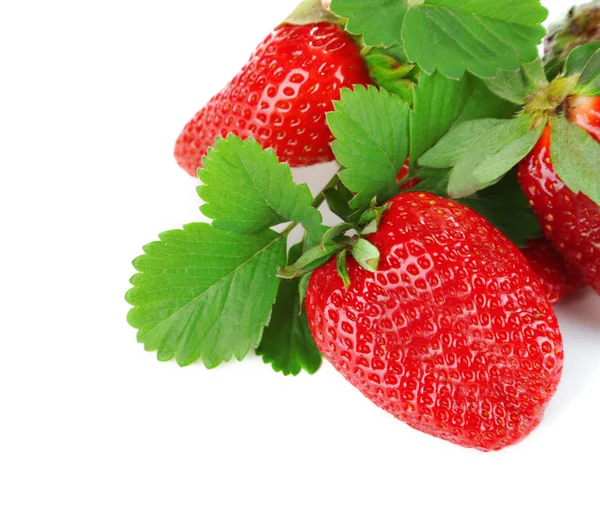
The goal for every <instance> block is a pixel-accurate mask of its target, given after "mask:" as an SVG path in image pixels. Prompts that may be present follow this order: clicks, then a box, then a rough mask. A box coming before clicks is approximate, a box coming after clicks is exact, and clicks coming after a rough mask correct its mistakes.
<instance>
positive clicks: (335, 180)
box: [312, 174, 340, 208]
mask: <svg viewBox="0 0 600 511" xmlns="http://www.w3.org/2000/svg"><path fill="white" fill-rule="evenodd" d="M339 182H340V177H339V176H338V175H337V174H335V175H334V176H333V177H332V178H331V180H330V181H329V183H327V184H326V185H325V186H324V187H323V189H322V190H321V191H320V192H319V195H317V196H316V197H315V200H314V201H313V203H312V205H313V207H315V208H318V207H319V206H320V205H321V204H323V202H325V193H326V192H327V191H328V190H331V189H332V188H335V187H336V185H337V184H338V183H339Z"/></svg>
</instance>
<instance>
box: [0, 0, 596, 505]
mask: <svg viewBox="0 0 600 511" xmlns="http://www.w3.org/2000/svg"><path fill="white" fill-rule="evenodd" d="M294 3H295V0H254V1H253V2H250V1H246V0H230V1H220V2H216V1H208V0H195V1H171V2H152V1H150V2H148V1H146V2H134V1H114V0H106V1H103V2H87V1H81V0H79V1H77V2H75V1H72V2H69V1H65V0H62V1H60V0H59V1H52V2H47V1H44V2H42V1H37V2H36V1H30V2H25V1H20V2H3V3H2V6H1V7H0V176H1V177H0V222H1V226H2V232H1V234H2V237H1V238H0V246H1V247H2V250H1V251H0V260H1V264H0V271H1V273H0V276H1V277H0V301H1V304H0V305H1V309H0V310H1V311H2V312H1V321H0V341H1V344H0V346H1V351H0V509H2V510H5V511H16V510H47V509H60V510H78V511H81V510H128V511H129V510H138V509H139V510H144V511H151V510H172V511H184V510H200V509H207V510H211V511H216V510H236V509H251V510H253V509H261V510H275V509H277V510H279V509H285V510H292V511H293V510H304V509H317V510H325V509H327V510H337V509H344V510H359V509H361V510H362V509H369V510H383V509H386V510H387V509H398V510H399V509H403V510H408V511H413V510H430V509H431V510H434V509H435V510H438V509H444V510H454V509H457V510H458V509H460V510H462V511H469V510H480V509H485V510H495V509H511V510H524V509H536V510H537V509H575V510H588V509H589V510H597V509H599V508H600V503H599V502H598V500H599V499H598V491H599V490H598V469H597V467H598V459H599V458H600V441H599V437H598V424H599V423H600V338H599V335H598V332H599V331H600V314H599V312H600V298H599V297H597V296H595V295H592V294H591V293H587V294H586V293H584V294H583V295H580V296H578V297H576V298H574V299H572V300H570V301H568V302H567V303H565V304H564V305H563V306H561V307H559V309H558V314H559V318H560V322H561V326H562V330H563V335H564V339H565V356H566V359H565V370H564V380H563V383H562V386H561V387H560V390H559V392H558V394H557V396H556V398H555V399H554V400H553V401H552V403H551V405H550V407H549V409H548V412H547V418H546V420H545V421H544V423H543V424H542V426H541V427H540V428H539V429H538V430H537V431H536V432H535V433H534V434H532V435H531V437H529V438H528V439H527V440H526V441H525V442H523V443H521V444H519V445H518V446H515V447H512V448H509V449H506V450H504V451H502V452H499V453H492V454H482V453H479V452H477V451H472V450H465V449H462V448H460V447H456V446H454V445H451V444H449V443H445V442H443V441H440V440H436V439H434V438H431V437H429V436H427V435H424V434H422V433H418V432H416V431H413V430H411V429H410V428H408V427H407V426H405V425H403V424H402V423H401V422H399V421H397V420H395V419H393V418H392V417H391V416H389V415H387V414H386V413H385V412H383V411H380V410H379V409H378V408H376V407H375V406H373V405H372V404H371V403H370V402H369V401H367V400H366V399H365V398H363V397H362V396H361V395H360V393H359V392H358V391H356V390H355V389H353V388H352V387H351V386H350V385H348V384H347V383H346V382H345V380H344V379H343V378H342V377H341V376H339V375H338V374H337V373H336V372H335V371H334V370H333V369H332V368H331V367H330V366H328V365H327V364H325V365H324V367H323V369H322V370H321V371H320V372H319V373H318V374H317V375H315V376H314V377H310V376H307V375H302V376H299V377H297V378H291V377H288V378H285V377H283V376H281V375H279V374H275V373H274V372H273V371H272V370H271V369H270V368H269V367H268V366H265V365H264V364H263V363H262V361H261V360H259V359H256V358H251V359H249V360H246V361H245V362H243V363H241V364H240V363H236V364H230V365H226V366H223V367H221V368H219V369H217V370H214V371H211V372H208V371H206V370H205V369H204V368H203V367H202V366H201V365H194V366H192V367H188V368H185V369H180V368H178V367H177V365H176V364H175V363H159V362H157V361H156V359H155V354H153V353H146V352H145V351H144V350H143V347H142V346H141V345H138V344H137V343H136V341H135V331H134V330H133V329H131V328H130V327H129V326H128V325H127V324H126V321H125V316H126V314H127V311H128V309H129V306H128V305H127V304H126V303H125V301H124V299H123V295H124V293H125V291H126V290H127V288H128V279H129V277H130V276H131V274H132V273H133V270H132V267H131V265H130V261H131V260H132V259H133V258H134V257H135V256H137V255H138V254H139V253H140V248H141V246H142V245H143V244H144V243H146V242H148V241H151V240H153V239H155V237H156V235H157V234H158V233H159V232H161V231H163V230H167V229H172V228H177V227H180V226H181V225H182V224H184V223H188V222H192V221H197V220H200V219H201V216H200V214H199V212H198V205H199V201H198V198H197V196H196V193H195V185H196V182H195V181H194V180H193V179H192V178H190V177H189V176H188V175H187V174H185V173H184V172H183V171H182V170H180V169H179V168H178V167H177V165H176V164H175V161H174V159H173V158H172V149H173V143H174V141H175V138H176V136H177V135H178V133H179V131H180V129H181V128H182V127H183V125H184V124H185V122H187V120H188V119H189V118H190V117H191V116H192V115H193V114H194V113H195V111H196V110H197V109H199V108H200V107H201V106H202V105H203V104H204V103H205V102H206V101H207V100H208V99H209V98H210V96H211V95H212V94H214V93H216V92H217V91H218V89H219V88H220V87H221V86H222V85H224V84H225V83H226V82H227V81H228V80H229V79H230V78H231V77H232V76H233V75H234V74H235V72H236V71H237V69H239V67H240V66H241V65H242V64H243V63H244V61H245V59H246V58H247V56H248V55H249V53H250V52H251V50H252V49H253V48H254V47H255V45H256V44H257V43H258V42H260V41H261V40H262V39H263V38H264V36H265V35H266V34H267V33H268V31H269V30H270V29H271V28H272V27H273V26H274V25H275V24H277V23H278V22H279V21H280V20H282V19H283V18H284V17H285V15H286V14H287V13H288V12H289V11H290V10H291V9H292V7H293V6H294ZM544 3H545V4H546V5H547V6H549V7H551V8H552V15H553V16H554V17H556V16H557V15H558V13H559V12H560V11H561V10H563V9H565V8H566V7H567V6H568V3H570V2H567V1H566V0H555V1H549V0H546V1H545V2H544ZM332 171H333V167H332V166H321V167H318V168H313V169H311V170H310V171H304V172H299V173H298V174H297V175H298V178H299V179H307V178H310V179H309V181H310V183H311V185H312V186H314V187H318V185H319V183H324V182H325V181H326V180H327V178H328V177H329V175H330V174H331V173H332Z"/></svg>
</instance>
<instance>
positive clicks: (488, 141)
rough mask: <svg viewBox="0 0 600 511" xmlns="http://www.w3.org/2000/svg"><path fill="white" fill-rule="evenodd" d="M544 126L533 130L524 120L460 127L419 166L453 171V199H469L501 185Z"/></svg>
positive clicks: (485, 121)
mask: <svg viewBox="0 0 600 511" xmlns="http://www.w3.org/2000/svg"><path fill="white" fill-rule="evenodd" d="M542 131H543V125H541V124H540V125H539V126H538V127H536V128H534V129H531V121H529V119H527V118H525V117H519V118H516V119H510V120H502V119H480V120H476V121H469V122H466V123H463V124H460V125H459V126H457V127H456V128H455V129H454V130H452V131H451V132H450V133H448V135H446V137H444V138H443V139H442V140H441V141H440V142H439V143H438V145H437V146H436V147H434V148H433V149H432V150H430V151H429V152H428V153H426V154H425V155H423V156H422V157H421V159H420V160H419V162H420V163H421V164H422V165H424V166H427V167H435V168H448V167H453V168H452V172H451V174H450V182H449V184H448V194H449V195H450V197H455V198H456V197H466V196H468V195H471V194H472V193H475V192H476V191H478V190H482V189H484V188H487V187H488V186H491V185H492V184H494V183H496V182H498V180H499V179H500V178H501V177H502V176H504V175H505V174H506V173H507V172H509V171H510V170H511V169H512V168H513V167H514V166H515V165H516V164H517V163H519V161H521V160H522V159H523V158H524V157H525V156H527V154H529V152H530V151H531V149H533V146H534V145H535V144H536V142H537V141H538V140H539V138H540V136H541V134H542Z"/></svg>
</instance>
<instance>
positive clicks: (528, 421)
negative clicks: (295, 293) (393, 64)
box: [175, 10, 600, 450]
mask: <svg viewBox="0 0 600 511" xmlns="http://www.w3.org/2000/svg"><path fill="white" fill-rule="evenodd" d="M597 14H598V11H597V10H594V11H592V12H591V13H590V12H588V13H586V14H585V16H586V19H588V20H589V19H595V18H594V16H596V17H597ZM594 30H595V33H596V34H598V33H600V30H598V28H597V27H594ZM578 35H580V34H578ZM565 37H566V32H565V33H562V34H556V33H555V34H553V35H552V38H551V39H549V40H548V45H549V49H548V57H547V58H548V60H551V59H554V60H556V59H557V58H558V57H557V55H558V53H559V52H563V53H564V51H565V47H564V46H565V45H564V40H565ZM556 40H560V41H563V43H562V46H561V47H560V48H554V49H553V48H552V47H551V44H553V43H554V41H556ZM583 42H586V43H587V42H589V38H588V39H586V40H585V41H579V40H578V41H577V44H581V43H583ZM570 49H572V48H570ZM563 62H564V56H563ZM373 83H374V79H373V75H372V73H370V69H369V67H368V65H367V64H366V63H365V60H364V59H363V57H362V56H361V46H360V41H359V40H357V39H356V38H354V37H353V36H352V35H351V34H349V33H348V32H347V31H346V30H344V28H343V24H340V23H336V22H331V21H320V22H316V23H306V24H291V23H285V24H283V25H281V26H279V27H278V28H277V29H276V30H275V31H274V32H273V33H272V34H270V35H269V36H268V37H267V38H266V39H265V40H264V41H263V42H262V43H261V44H260V45H259V46H258V48H257V49H256V51H255V52H254V54H253V55H252V57H251V59H250V61H249V62H248V64H246V66H244V68H243V69H242V70H241V71H240V72H239V74H238V75H237V76H236V77H235V78H234V79H233V80H232V81H231V82H230V83H229V84H228V85H227V86H226V87H225V88H224V89H223V90H222V91H221V92H219V93H218V94H217V95H216V96H215V97H214V98H213V99H211V100H210V102H209V103H208V104H207V105H206V106H204V107H203V108H202V109H201V110H200V111H199V112H198V113H197V114H196V115H195V116H194V117H193V119H192V120H191V121H190V122H189V123H188V124H187V125H186V126H185V128H184V130H183V132H182V133H181V135H180V136H179V139H178V140H177V144H176V148H175V157H176V159H177V162H178V163H179V165H180V166H181V167H183V168H184V169H185V170H186V171H187V172H188V173H190V174H191V175H193V176H196V175H197V169H198V168H199V167H202V159H203V157H204V156H205V155H206V153H207V150H208V148H209V147H212V146H213V145H214V142H215V139H216V138H217V137H223V138H225V137H226V136H227V135H228V134H230V133H233V134H234V135H237V136H239V137H241V138H248V137H254V138H255V139H256V140H257V141H258V142H259V143H260V144H261V146H262V147H263V148H271V149H273V150H274V152H275V153H276V155H277V156H278V157H279V159H280V160H281V161H285V162H287V163H289V164H290V165H291V166H309V165H313V164H316V163H322V162H327V161H332V160H335V156H334V153H333V152H332V149H331V146H330V144H331V142H332V141H333V135H332V133H331V131H330V129H329V127H328V124H327V122H326V114H327V113H328V112H329V111H331V110H332V108H333V102H334V101H335V100H338V99H339V98H340V91H341V90H342V89H344V88H350V89H352V88H354V87H355V86H357V85H364V86H368V85H372V84H373ZM375 85H378V84H377V83H376V81H375ZM553 108H554V110H553V111H550V112H548V115H546V116H545V117H544V122H545V124H546V126H545V128H544V131H543V134H542V136H541V138H540V139H539V141H538V142H537V144H536V145H535V147H534V149H533V150H532V151H531V153H530V154H529V155H528V156H527V157H526V158H524V159H523V160H522V161H521V162H520V163H519V164H518V166H517V171H518V179H519V182H520V184H521V187H522V189H523V192H524V193H525V195H526V197H527V199H528V200H529V202H530V204H531V207H532V209H533V211H534V212H535V215H536V216H537V218H538V220H539V223H540V226H541V229H542V232H543V237H540V238H538V239H535V240H531V241H530V243H529V245H528V246H527V247H526V248H522V249H518V248H517V247H516V246H515V245H514V244H513V243H511V242H510V241H509V240H508V239H507V238H506V237H505V236H504V235H503V234H502V233H501V232H500V231H499V230H498V229H496V228H495V227H494V226H492V225H491V224H490V223H489V222H488V221H487V220H486V219H485V218H483V217H482V216H480V215H479V214H478V213H476V212H474V211H473V210H471V209H470V208H468V207H467V206H465V205H463V204H460V203H458V202H455V201H453V200H450V199H448V198H444V197H439V196H437V195H433V194H431V193H429V192H427V190H423V189H420V190H419V191H411V186H412V185H414V184H415V183H416V181H415V180H412V181H409V182H408V183H407V181H406V178H407V177H409V178H410V174H409V170H408V166H406V167H405V168H404V169H398V171H399V172H400V176H399V177H401V178H402V179H401V180H400V181H401V182H402V183H403V185H402V186H401V188H402V189H400V188H399V190H398V192H399V193H398V195H397V196H396V197H395V198H393V199H392V200H391V201H389V203H388V204H386V207H385V211H384V212H383V214H382V217H381V219H380V222H379V225H378V227H379V228H378V230H377V231H376V232H373V233H370V234H368V235H366V236H365V238H366V239H367V240H368V241H369V242H370V243H371V244H372V245H374V246H375V247H377V249H378V250H379V253H380V255H381V258H380V262H379V266H378V268H377V270H376V271H372V272H370V271H367V270H366V269H365V268H363V267H362V266H361V265H359V264H358V263H357V262H356V261H354V260H352V259H349V260H348V261H347V263H346V262H344V264H347V268H345V269H344V271H345V273H346V274H347V277H348V278H347V279H341V278H340V276H339V275H338V273H339V270H340V268H339V266H340V264H339V258H337V259H336V258H335V257H332V258H331V260H329V261H328V262H326V263H325V264H323V265H322V266H320V267H319V268H317V269H316V270H314V272H313V273H312V277H311V279H310V284H309V286H308V291H307V295H306V301H305V309H306V313H307V315H308V322H309V325H310V329H311V332H312V335H313V337H314V340H315V342H316V344H317V346H318V348H319V350H320V351H321V352H322V354H323V355H324V356H325V358H326V359H327V360H328V361H330V362H331V363H332V364H333V365H334V366H335V367H336V368H337V369H338V370H339V371H340V372H341V373H342V374H343V375H344V376H345V377H346V378H347V379H348V380H349V381H350V382H351V383H352V384H353V385H354V386H356V387H357V388H358V389H360V391H361V392H362V393H363V394H364V395H365V396H367V397H368V398H369V399H371V400H372V401H373V402H374V403H376V404H377V405H378V406H380V407H381V408H383V409H385V410H387V411H388V412H390V413H392V414H393V415H394V416H396V417H397V418H399V419H401V420H403V421H405V422H406V423H407V424H409V425H410V426H412V427H414V428H416V429H419V430H421V431H424V432H427V433H430V434H432V435H435V436H437V437H440V438H443V439H446V440H449V441H452V442H454V443H457V444H460V445H463V446H467V447H475V448H478V449H481V450H496V449H500V448H502V447H505V446H507V445H511V444H513V443H515V442H517V441H519V440H520V439H522V438H524V437H525V436H526V435H527V434H529V432H531V431H532V429H533V428H535V427H536V426H537V424H538V423H539V422H540V420H541V418H542V416H543V412H544V409H545V406H546V404H547V403H548V401H549V399H550V398H551V397H552V395H553V394H554V393H555V391H556V388H557V386H558V384H559V381H560V377H561V370H562V364H563V351H562V339H561V334H560V331H559V327H558V322H557V320H556V317H555V316H554V313H553V311H552V305H554V304H555V303H556V302H558V301H559V300H560V299H562V298H563V297H564V296H566V295H569V294H572V293H574V292H576V291H577V290H578V289H580V288H582V287H585V286H591V288H593V289H594V290H595V291H596V292H598V293H600V206H599V205H598V204H597V203H596V202H594V200H592V199H591V198H590V197H589V196H588V195H587V194H586V193H584V192H583V191H573V190H571V189H570V188H569V187H568V186H567V185H566V184H565V183H564V182H563V181H562V180H561V178H559V176H558V175H557V173H556V172H555V169H554V167H553V162H552V156H551V143H552V124H553V117H554V116H555V115H557V114H558V113H559V112H560V113H564V115H565V117H567V118H568V119H569V120H570V121H571V122H572V123H575V124H576V125H578V126H580V127H582V128H585V130H587V132H588V133H589V134H590V135H591V136H592V137H593V138H594V139H595V140H596V141H597V142H600V97H595V96H592V97H590V96H587V97H580V96H578V95H577V94H571V95H568V97H566V98H564V101H561V102H560V104H558V105H555V106H554V107H553ZM597 163H598V169H597V170H599V171H600V162H597ZM507 214H508V213H507ZM348 283H350V284H349V285H348Z"/></svg>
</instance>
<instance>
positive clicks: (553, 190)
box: [419, 43, 600, 292]
mask: <svg viewBox="0 0 600 511" xmlns="http://www.w3.org/2000/svg"><path fill="white" fill-rule="evenodd" d="M531 76H535V77H536V78H535V79H533V80H532V79H529V78H530V77H531ZM540 76H541V74H540V73H538V72H537V71H534V72H532V71H531V70H530V69H527V68H526V67H525V66H524V68H523V69H522V70H521V71H519V72H518V73H516V74H509V73H505V74H500V75H499V77H497V78H496V79H494V80H491V81H490V83H489V85H490V88H491V89H492V90H494V91H496V92H497V93H503V92H504V91H508V90H509V89H510V90H511V94H510V98H511V101H515V102H518V101H521V102H522V106H523V109H522V112H521V114H520V115H519V116H518V117H516V118H515V119H511V120H500V119H481V120H477V121H471V122H467V123H463V124H461V125H459V126H457V127H456V128H455V129H453V130H452V131H451V132H450V133H449V134H448V135H446V137H444V138H443V139H442V140H441V141H440V142H439V143H438V144H437V145H436V146H435V147H434V148H433V149H431V150H430V151H428V152H427V153H426V154H425V155H424V156H422V157H421V158H420V159H419V163H420V164H421V165H423V166H425V167H433V168H439V169H447V168H451V169H452V170H451V172H450V179H449V184H448V193H449V195H450V196H451V197H465V196H468V195H470V194H472V193H474V192H477V191H478V190H481V189H484V188H487V187H489V186H491V185H493V184H494V183H496V182H497V180H498V179H500V178H501V177H502V176H503V175H504V174H505V173H506V172H508V171H509V170H511V169H512V168H513V167H514V166H515V165H518V175H519V180H520V182H521V186H522V188H523V191H524V192H525V195H526V196H527V199H528V200H529V201H530V204H531V206H532V207H533V210H534V211H535V213H536V215H537V217H538V220H539V222H540V224H541V226H542V230H543V232H544V235H545V236H546V237H547V238H548V239H549V240H550V241H551V242H552V244H553V245H554V246H555V247H556V249H557V250H558V251H559V252H560V253H561V254H562V256H563V257H564V258H565V259H566V260H567V261H568V262H569V263H570V264H572V265H573V266H575V267H576V268H577V269H578V271H579V272H580V273H581V274H582V276H583V277H584V279H585V281H586V282H587V283H588V284H590V285H591V286H592V287H593V288H594V289H596V291H598V292H600V271H599V269H598V266H599V265H600V257H599V246H600V186H599V184H598V183H599V179H598V161H600V145H599V144H598V133H599V128H598V126H599V124H598V120H599V118H600V114H599V113H598V109H597V105H598V101H599V100H598V96H599V95H600V43H588V44H586V45H584V46H580V47H578V48H576V49H575V50H573V51H572V52H571V54H570V55H569V57H568V59H567V61H566V63H565V73H564V74H563V75H561V76H558V77H557V78H555V79H554V80H553V81H552V82H551V83H549V84H548V83H546V84H545V85H543V86H540V85H541V84H540V80H541V78H540ZM521 78H523V79H521ZM509 86H510V87H509ZM506 97H507V99H508V97H509V95H508V94H507V95H506ZM551 141H552V144H550V142H551Z"/></svg>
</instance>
